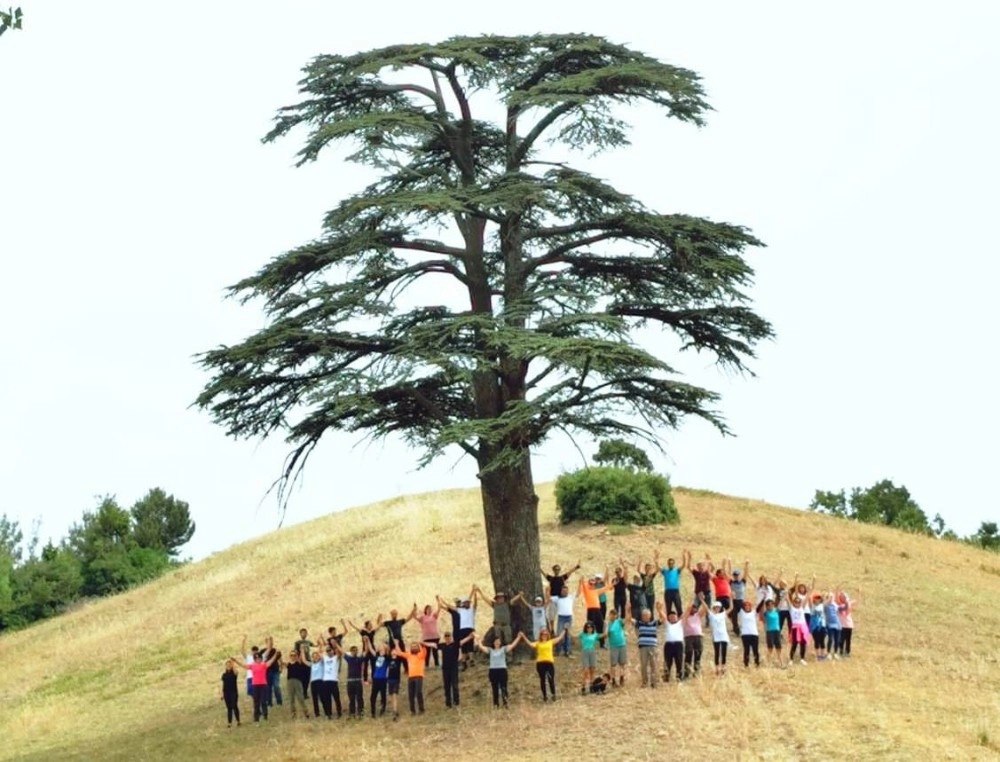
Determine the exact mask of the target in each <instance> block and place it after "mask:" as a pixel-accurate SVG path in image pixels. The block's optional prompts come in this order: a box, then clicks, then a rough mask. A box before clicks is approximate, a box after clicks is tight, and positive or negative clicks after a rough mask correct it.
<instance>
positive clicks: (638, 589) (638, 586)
mask: <svg viewBox="0 0 1000 762" xmlns="http://www.w3.org/2000/svg"><path fill="white" fill-rule="evenodd" d="M626 588H627V589H628V597H629V614H630V615H631V616H629V617H626V620H629V619H630V620H632V621H635V622H638V621H639V619H641V618H642V610H643V609H648V608H649V607H650V606H652V605H654V604H655V603H656V602H655V601H648V600H646V586H645V585H644V584H642V577H640V576H639V575H638V574H633V575H632V583H631V584H630V585H627V586H626Z"/></svg>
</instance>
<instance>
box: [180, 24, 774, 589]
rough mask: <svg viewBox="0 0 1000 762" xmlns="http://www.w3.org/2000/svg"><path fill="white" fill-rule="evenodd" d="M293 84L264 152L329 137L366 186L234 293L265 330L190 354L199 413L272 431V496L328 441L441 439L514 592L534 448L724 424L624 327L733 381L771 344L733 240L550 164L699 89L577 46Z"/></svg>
mask: <svg viewBox="0 0 1000 762" xmlns="http://www.w3.org/2000/svg"><path fill="white" fill-rule="evenodd" d="M300 85H301V91H302V93H303V95H304V97H303V99H302V100H301V101H300V102H299V103H297V104H295V105H292V106H289V107H287V108H283V109H281V111H280V112H279V114H278V117H277V120H276V123H275V126H274V129H273V130H272V131H271V132H270V133H269V134H268V135H267V137H266V138H265V140H267V141H272V140H276V139H278V138H281V137H284V136H286V135H289V134H290V133H292V132H293V131H295V132H297V134H300V135H302V137H303V139H304V143H303V145H302V148H301V150H300V151H299V154H298V155H299V162H300V163H305V162H309V161H313V160H316V159H318V158H319V157H320V155H321V154H322V153H323V152H324V150H325V149H326V148H328V147H329V146H331V145H345V146H348V147H349V150H350V156H349V158H350V160H351V161H355V162H359V163H361V164H364V165H367V166H369V167H371V168H372V169H373V170H374V171H375V172H376V174H377V177H376V179H375V180H374V182H372V183H371V184H370V185H369V186H368V187H366V188H364V189H363V190H361V191H359V192H358V193H356V194H354V195H352V196H349V197H348V198H345V199H342V200H341V201H339V202H337V203H336V204H335V206H334V207H333V209H332V210H331V211H330V212H329V213H328V214H327V215H326V217H325V219H324V222H323V231H324V232H323V234H322V235H321V236H320V237H319V238H317V239H316V240H313V241H311V242H309V243H306V244H304V245H302V246H300V247H298V248H295V249H293V250H291V251H289V252H287V253H285V254H282V255H280V256H278V257H276V258H275V259H274V260H273V261H271V262H270V263H268V264H267V265H265V266H264V267H263V268H261V269H260V270H259V271H258V272H257V273H256V274H254V275H251V276H250V277H248V278H246V279H244V280H242V281H240V282H239V283H237V284H236V285H235V286H233V287H232V289H231V294H232V295H233V296H236V297H238V298H240V299H241V300H244V301H247V300H256V301H259V303H261V304H262V306H263V308H264V309H265V311H266V314H267V318H268V321H267V325H266V326H265V327H264V328H263V329H261V330H260V331H258V332H257V333H255V334H253V335H252V336H250V337H249V338H247V339H246V340H245V341H242V342H240V343H238V344H235V345H232V346H222V347H219V348H217V349H213V350H211V351H208V352H206V353H205V354H204V355H203V356H202V357H201V363H202V365H203V366H204V367H205V369H206V370H207V371H208V372H209V373H210V374H211V379H210V381H209V382H208V383H207V385H206V387H205V389H204V391H203V392H202V393H201V395H200V396H199V397H198V400H197V404H198V405H200V406H201V407H202V408H204V409H206V410H208V411H209V412H210V413H211V414H212V416H213V418H214V419H215V421H217V422H218V423H219V424H220V425H222V426H224V427H225V429H226V431H227V432H228V433H229V434H231V435H233V436H236V437H266V436H269V435H272V434H275V433H281V434H283V435H284V436H285V437H287V439H288V441H289V442H290V444H291V447H292V449H291V452H290V454H289V457H288V460H287V462H286V465H285V469H284V472H283V479H282V481H281V482H279V496H280V495H281V489H282V487H283V486H285V485H286V484H287V483H288V481H289V480H294V478H295V477H296V475H297V474H298V473H300V472H301V469H302V467H303V466H304V464H305V463H306V461H307V460H308V458H309V455H310V453H311V452H312V451H313V450H314V448H315V447H316V445H317V444H318V443H319V441H320V439H321V438H322V437H323V436H324V435H325V434H327V433H328V432H331V431H345V432H361V433H364V434H367V435H369V436H372V437H384V436H390V435H399V436H402V437H403V438H404V439H405V440H406V441H407V442H409V443H410V444H412V445H414V446H416V447H418V448H420V450H421V452H422V456H421V462H422V463H426V462H429V461H430V460H432V459H433V458H434V457H436V456H437V455H439V454H440V453H442V452H443V451H444V450H445V449H447V448H449V447H458V448H461V449H462V450H463V451H464V452H465V453H467V454H469V455H470V456H472V457H473V458H474V459H475V461H476V463H477V466H478V471H479V476H480V483H481V488H482V497H483V506H484V513H485V519H486V532H487V544H488V549H489V556H490V564H491V569H492V572H493V579H494V584H495V585H496V586H497V588H498V589H506V590H512V589H513V590H521V589H523V590H531V589H536V588H537V585H538V578H537V569H538V566H539V561H540V559H539V555H538V524H537V497H536V495H535V493H534V487H533V482H532V478H531V461H530V451H531V449H532V448H533V447H536V446H538V445H539V444H541V443H542V442H543V441H545V439H546V438H547V437H549V436H550V435H552V434H553V433H555V432H574V431H575V432H584V433H586V434H589V435H591V436H594V437H598V438H600V437H605V436H622V435H628V436H634V437H639V438H644V439H647V440H650V441H654V442H655V441H656V440H657V438H658V437H659V436H660V435H661V433H662V431H663V430H664V429H668V428H672V427H674V426H676V425H677V424H678V423H679V421H680V420H681V419H682V418H684V417H685V416H689V415H693V416H697V417H701V418H703V419H705V420H707V421H709V422H711V423H712V424H713V425H715V426H717V427H718V428H719V429H720V430H721V431H723V432H725V431H726V426H725V423H724V421H723V420H722V418H721V416H720V414H719V413H718V411H717V410H716V409H715V404H716V403H717V401H718V397H717V395H716V394H715V393H714V392H712V391H710V390H708V389H705V388H702V387H699V386H695V385H692V384H690V383H687V382H685V381H684V380H683V379H682V378H681V377H680V375H679V374H678V372H677V371H676V370H675V368H674V367H673V366H672V365H671V363H670V360H669V358H667V357H665V356H663V354H662V353H661V352H652V351H650V350H649V349H647V348H645V347H643V346H641V345H640V344H639V342H638V341H637V339H636V329H638V328H641V327H643V326H654V327H660V328H663V329H666V330H667V331H669V332H671V333H672V334H673V335H674V336H676V337H677V338H678V340H679V346H680V347H681V348H682V349H683V350H691V351H696V352H702V351H703V352H707V353H709V354H710V355H711V356H712V357H714V358H715V359H716V360H717V361H718V362H719V363H721V364H722V365H724V366H727V367H729V368H732V369H736V370H738V371H744V370H746V369H747V366H746V362H747V360H748V358H751V357H752V356H753V352H754V346H755V344H756V343H757V342H759V341H760V340H762V339H766V338H768V337H770V336H771V327H770V325H769V324H768V323H767V321H765V320H764V319H762V318H761V317H759V316H758V315H756V314H755V313H754V311H753V310H752V309H751V307H750V306H749V299H748V295H747V288H748V287H749V286H750V284H751V279H752V275H753V271H752V269H751V268H750V266H749V265H748V264H747V263H746V262H745V261H744V259H743V257H742V255H743V253H744V252H745V251H746V250H747V249H748V248H749V247H753V246H757V245H759V241H758V240H757V239H756V238H755V237H754V236H753V235H752V234H751V233H750V232H749V231H748V230H747V229H746V228H744V227H741V226H739V225H733V224H728V223H724V222H714V221H710V220H707V219H702V218H698V217H692V216H688V215H685V214H678V213H661V212H658V211H656V210H654V209H651V208H649V207H647V206H646V205H645V204H643V203H642V202H641V201H640V200H639V199H637V198H634V197H633V196H632V195H630V194H629V193H628V192H627V191H626V190H622V189H619V188H616V187H615V186H613V185H612V184H611V183H610V182H608V181H607V180H604V179H601V178H598V177H596V176H594V175H591V174H589V173H588V172H586V171H585V170H583V169H581V168H579V167H577V166H573V165H571V163H570V162H568V161H565V160H564V159H565V156H564V151H562V150H560V149H565V148H570V149H577V150H581V151H587V152H590V153H596V152H600V151H604V150H608V149H613V148H619V147H622V146H626V145H627V144H628V136H627V133H628V126H627V124H626V122H625V121H624V120H623V109H625V108H626V107H630V106H636V105H639V104H646V105H650V106H653V107H655V108H656V109H658V110H659V111H660V112H661V113H662V114H663V115H664V116H666V117H669V118H673V119H676V120H679V121H682V122H687V123H690V124H693V125H701V124H702V123H703V119H704V115H705V113H706V111H707V110H708V108H709V107H708V104H707V103H706V101H705V98H704V92H703V89H702V86H701V82H700V80H699V77H698V76H697V75H696V74H695V73H693V72H691V71H688V70H686V69H683V68H680V67H677V66H673V65H669V64H665V63H662V62H660V61H657V60H656V59H654V58H651V57H649V56H647V55H644V54H642V53H639V52H637V51H634V50H631V49H629V48H628V47H625V46H622V45H616V44H614V43H611V42H609V41H607V40H605V39H603V38H601V37H596V36H592V35H582V34H578V35H535V36H530V37H502V36H483V37H456V38H452V39H449V40H447V41H445V42H443V43H439V44H412V45H396V46H392V47H387V48H381V49H378V50H370V51H367V52H363V53H357V54H354V55H321V56H318V57H316V58H315V59H313V60H312V61H311V62H310V63H309V64H308V65H307V66H306V67H305V70H304V78H303V79H302V81H301V83H300ZM497 106H498V107H499V117H498V118H497V119H495V120H491V116H492V115H493V114H496V113H498V111H497V108H496V107H497ZM549 146H553V147H554V148H555V149H556V150H555V152H554V154H555V155H550V154H547V148H548V147H549ZM418 284H419V287H416V286H417V285H418Z"/></svg>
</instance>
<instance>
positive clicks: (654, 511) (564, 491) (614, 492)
mask: <svg viewBox="0 0 1000 762" xmlns="http://www.w3.org/2000/svg"><path fill="white" fill-rule="evenodd" d="M594 462H596V463H602V464H607V465H601V466H597V467H596V468H583V469H580V470H579V471H575V472H573V473H571V474H563V475H562V476H560V477H559V479H558V480H557V481H556V506H557V507H558V509H559V519H560V521H561V522H562V523H563V524H568V523H570V522H571V521H596V522H597V523H599V524H676V523H678V522H679V521H680V516H679V515H678V514H677V507H676V506H675V505H674V496H673V493H672V492H671V490H670V481H669V480H668V479H667V478H666V477H665V476H661V475H659V474H654V473H653V464H652V462H651V461H650V460H649V456H648V455H647V454H646V452H645V451H644V450H643V449H642V448H640V447H636V446H635V445H633V444H630V443H629V442H626V441H624V440H622V439H608V440H604V441H602V442H601V443H600V444H599V445H598V448H597V453H596V454H595V455H594Z"/></svg>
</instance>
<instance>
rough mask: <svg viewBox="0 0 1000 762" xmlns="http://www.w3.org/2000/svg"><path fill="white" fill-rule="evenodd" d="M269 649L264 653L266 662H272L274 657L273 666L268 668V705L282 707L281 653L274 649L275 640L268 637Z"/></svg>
mask: <svg viewBox="0 0 1000 762" xmlns="http://www.w3.org/2000/svg"><path fill="white" fill-rule="evenodd" d="M266 642H267V649H266V650H265V651H264V656H263V658H264V661H270V660H271V657H274V660H273V662H271V666H270V667H268V668H267V687H268V691H267V705H268V706H269V707H270V706H274V705H275V704H277V705H278V706H281V704H282V701H283V700H284V696H282V693H281V651H279V650H277V649H276V648H275V647H274V638H272V637H271V636H270V635H268V636H267V639H266Z"/></svg>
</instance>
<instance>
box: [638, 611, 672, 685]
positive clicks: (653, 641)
mask: <svg viewBox="0 0 1000 762" xmlns="http://www.w3.org/2000/svg"><path fill="white" fill-rule="evenodd" d="M656 613H657V614H658V615H659V616H658V618H657V619H653V612H651V611H650V610H649V609H643V610H642V614H641V615H640V618H639V619H638V620H633V624H634V625H635V632H636V642H637V645H638V646H639V671H640V674H641V675H642V687H643V688H645V687H646V686H647V685H648V686H649V687H650V688H655V687H656V649H657V646H658V645H659V630H660V627H662V626H663V620H664V619H666V616H665V611H664V609H663V603H661V602H660V601H657V602H656Z"/></svg>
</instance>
